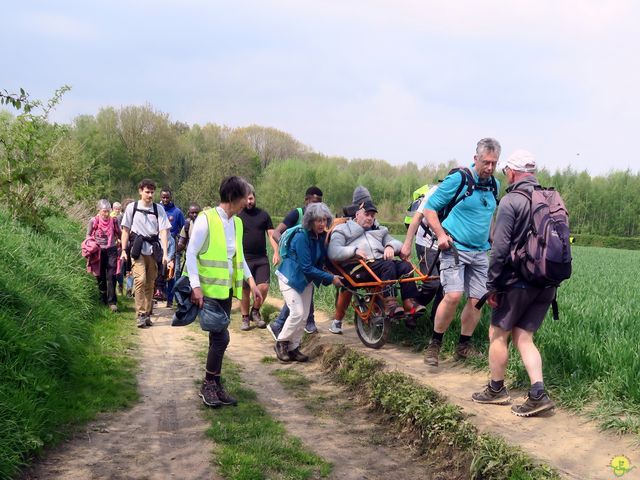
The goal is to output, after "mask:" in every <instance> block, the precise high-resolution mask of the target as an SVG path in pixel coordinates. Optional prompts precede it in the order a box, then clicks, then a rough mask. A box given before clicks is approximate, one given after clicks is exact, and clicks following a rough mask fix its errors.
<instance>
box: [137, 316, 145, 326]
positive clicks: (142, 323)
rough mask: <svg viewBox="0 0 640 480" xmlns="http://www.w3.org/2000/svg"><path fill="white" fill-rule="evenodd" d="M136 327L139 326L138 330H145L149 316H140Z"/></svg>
mask: <svg viewBox="0 0 640 480" xmlns="http://www.w3.org/2000/svg"><path fill="white" fill-rule="evenodd" d="M136 325H137V326H138V328H145V327H146V326H147V316H146V315H138V321H137V323H136Z"/></svg>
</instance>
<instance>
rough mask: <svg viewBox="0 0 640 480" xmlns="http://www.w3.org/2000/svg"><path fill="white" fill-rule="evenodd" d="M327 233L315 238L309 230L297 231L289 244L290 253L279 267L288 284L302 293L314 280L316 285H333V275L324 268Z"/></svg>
mask: <svg viewBox="0 0 640 480" xmlns="http://www.w3.org/2000/svg"><path fill="white" fill-rule="evenodd" d="M325 236H326V234H322V235H320V237H318V238H314V237H313V236H312V235H310V234H309V232H308V231H307V230H303V231H301V232H300V233H297V234H296V235H295V236H294V237H293V238H292V239H291V244H290V246H289V255H288V256H287V257H285V258H284V259H283V260H282V263H281V264H280V266H279V267H278V272H279V274H280V275H279V276H280V277H282V276H284V277H285V278H284V279H282V280H283V281H284V282H285V283H286V284H287V285H289V286H290V287H291V288H293V289H295V290H296V291H297V292H299V293H302V292H303V291H304V289H305V288H306V287H307V285H309V283H311V282H313V283H314V284H316V285H318V286H319V285H320V284H323V285H331V282H332V281H333V275H332V274H330V273H329V272H325V271H324V270H322V266H323V265H324V260H325V258H326V256H327V249H326V247H325V245H324V240H325Z"/></svg>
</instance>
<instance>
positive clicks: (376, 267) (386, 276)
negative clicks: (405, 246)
mask: <svg viewBox="0 0 640 480" xmlns="http://www.w3.org/2000/svg"><path fill="white" fill-rule="evenodd" d="M368 265H369V268H371V270H373V273H375V274H376V275H377V276H378V277H379V278H380V280H397V279H398V278H400V277H401V276H402V275H406V274H408V273H409V272H411V265H410V264H409V263H408V262H403V261H402V260H376V261H374V262H373V263H369V264H368ZM383 295H384V296H385V297H391V296H393V295H394V292H393V290H392V289H391V288H388V289H386V290H385V292H384V293H383ZM400 296H401V297H402V299H403V300H405V299H407V298H413V299H415V298H416V297H417V296H418V287H416V283H415V282H405V283H401V284H400Z"/></svg>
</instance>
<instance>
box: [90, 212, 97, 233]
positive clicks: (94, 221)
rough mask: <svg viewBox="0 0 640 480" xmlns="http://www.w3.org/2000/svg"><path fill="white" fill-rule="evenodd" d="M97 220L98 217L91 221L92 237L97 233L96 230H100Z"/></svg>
mask: <svg viewBox="0 0 640 480" xmlns="http://www.w3.org/2000/svg"><path fill="white" fill-rule="evenodd" d="M97 219H98V216H97V215H96V216H95V217H93V218H92V219H91V236H92V237H93V235H94V234H95V233H96V230H97V229H98V222H97V221H96V220H97Z"/></svg>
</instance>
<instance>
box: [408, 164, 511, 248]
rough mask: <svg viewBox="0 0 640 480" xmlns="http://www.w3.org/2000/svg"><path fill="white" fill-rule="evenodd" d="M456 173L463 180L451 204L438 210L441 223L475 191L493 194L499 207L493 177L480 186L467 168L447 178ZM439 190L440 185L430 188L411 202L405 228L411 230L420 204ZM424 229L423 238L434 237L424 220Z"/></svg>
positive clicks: (456, 168)
mask: <svg viewBox="0 0 640 480" xmlns="http://www.w3.org/2000/svg"><path fill="white" fill-rule="evenodd" d="M454 173H459V174H460V176H461V177H462V179H461V182H460V185H459V186H458V188H457V189H456V192H455V194H454V195H453V197H452V198H451V200H450V201H449V203H447V204H446V205H445V206H444V207H443V208H442V209H440V210H438V220H439V221H440V223H442V222H444V220H445V218H447V216H448V215H449V214H450V213H451V211H452V210H453V208H454V207H455V206H456V205H457V204H458V203H460V202H462V201H463V200H464V199H465V198H467V197H470V196H471V195H473V192H474V191H475V190H482V191H486V192H491V193H492V194H493V197H494V198H495V200H496V205H498V203H499V200H498V183H497V182H496V179H495V177H494V176H493V175H491V179H490V182H489V184H488V185H478V183H477V182H476V180H475V178H474V176H473V173H472V172H471V170H469V169H468V168H466V167H455V168H452V169H451V170H449V173H447V176H449V175H452V174H454ZM442 181H443V180H442V179H441V180H438V182H442ZM465 187H467V188H466V191H465V192H464V193H462V190H464V189H465ZM422 188H424V187H422ZM437 189H438V185H434V186H432V187H431V188H429V189H428V190H427V191H426V192H423V193H422V194H420V195H419V196H418V197H417V198H416V199H414V200H413V202H411V204H410V205H409V207H408V208H407V213H406V217H405V226H406V227H407V228H409V224H410V223H411V220H410V217H413V214H414V213H415V211H416V210H417V209H418V208H419V207H420V204H421V203H422V201H423V200H424V198H425V196H426V197H429V196H431V195H433V193H434V192H435V191H436V190H437ZM414 193H415V192H414ZM422 227H423V229H424V232H423V236H427V235H428V234H430V235H432V236H433V232H432V230H431V228H430V227H429V226H428V225H427V222H426V219H423V221H422Z"/></svg>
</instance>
